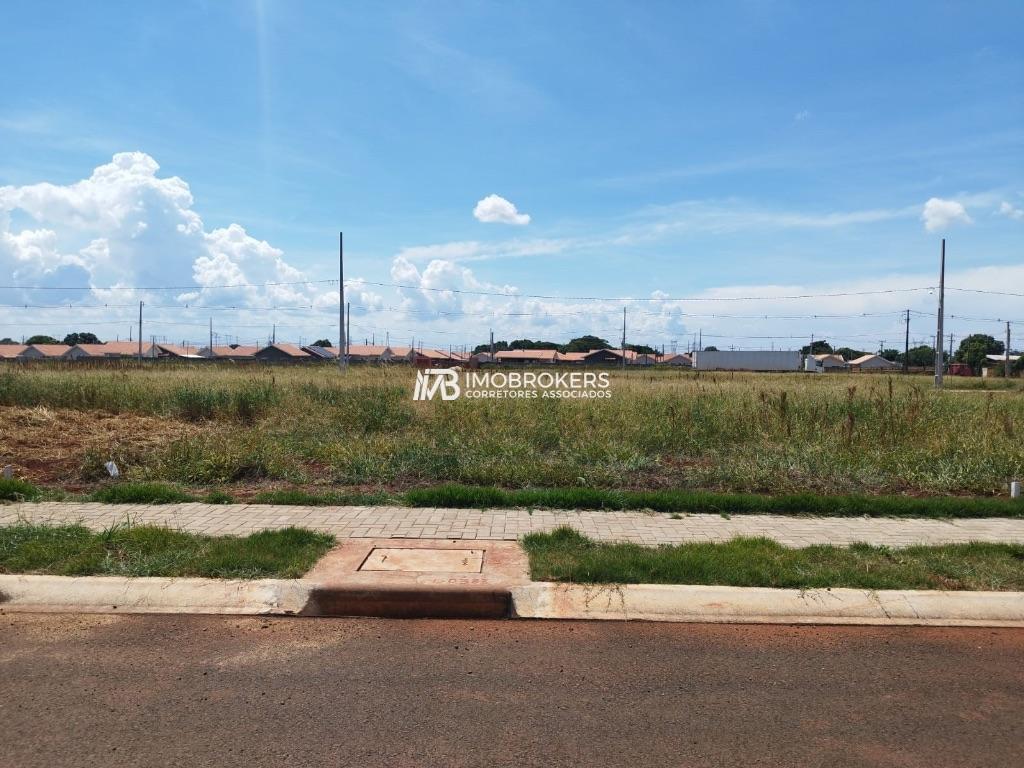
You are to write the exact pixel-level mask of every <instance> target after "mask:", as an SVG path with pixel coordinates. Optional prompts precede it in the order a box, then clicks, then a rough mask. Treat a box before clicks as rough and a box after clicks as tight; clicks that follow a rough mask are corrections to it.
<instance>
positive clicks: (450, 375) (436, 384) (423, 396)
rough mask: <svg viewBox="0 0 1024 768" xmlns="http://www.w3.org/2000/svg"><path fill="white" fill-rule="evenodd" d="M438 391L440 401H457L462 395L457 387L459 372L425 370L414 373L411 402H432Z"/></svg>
mask: <svg viewBox="0 0 1024 768" xmlns="http://www.w3.org/2000/svg"><path fill="white" fill-rule="evenodd" d="M438 391H440V393H441V399H442V400H457V399H458V397H459V395H461V394H462V389H461V387H459V372H458V371H452V370H449V369H447V368H427V369H426V370H424V371H417V372H416V387H415V389H413V393H412V399H413V400H433V399H434V395H435V394H436V393H437V392H438Z"/></svg>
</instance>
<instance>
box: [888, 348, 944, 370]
mask: <svg viewBox="0 0 1024 768" xmlns="http://www.w3.org/2000/svg"><path fill="white" fill-rule="evenodd" d="M897 362H903V355H900V356H899V360H898V361H897ZM907 365H909V366H911V367H914V368H925V367H927V366H929V365H935V350H934V349H932V348H931V347H930V346H928V345H927V344H922V345H921V346H919V347H911V348H910V351H909V352H908V353H907Z"/></svg>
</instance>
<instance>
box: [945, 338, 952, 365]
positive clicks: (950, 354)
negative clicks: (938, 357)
mask: <svg viewBox="0 0 1024 768" xmlns="http://www.w3.org/2000/svg"><path fill="white" fill-rule="evenodd" d="M946 359H947V360H952V359H953V334H952V333H951V334H949V354H948V355H947V356H946Z"/></svg>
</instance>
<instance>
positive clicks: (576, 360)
mask: <svg viewBox="0 0 1024 768" xmlns="http://www.w3.org/2000/svg"><path fill="white" fill-rule="evenodd" d="M589 354H590V352H559V353H558V362H560V363H569V364H570V365H582V364H583V362H584V361H585V360H586V359H587V355H589Z"/></svg>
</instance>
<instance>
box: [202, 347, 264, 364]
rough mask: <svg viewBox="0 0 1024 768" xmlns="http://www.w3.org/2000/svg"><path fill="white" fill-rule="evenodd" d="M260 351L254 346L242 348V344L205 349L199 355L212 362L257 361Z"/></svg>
mask: <svg viewBox="0 0 1024 768" xmlns="http://www.w3.org/2000/svg"><path fill="white" fill-rule="evenodd" d="M258 351H259V347H257V346H255V345H253V346H249V347H246V346H242V345H240V344H230V345H223V346H216V345H215V346H214V347H213V348H212V349H211V348H210V347H203V348H202V349H200V350H199V352H198V353H197V354H199V356H200V357H205V358H207V359H212V360H233V361H236V362H245V361H252V360H255V359H256V353H257V352H258Z"/></svg>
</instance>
